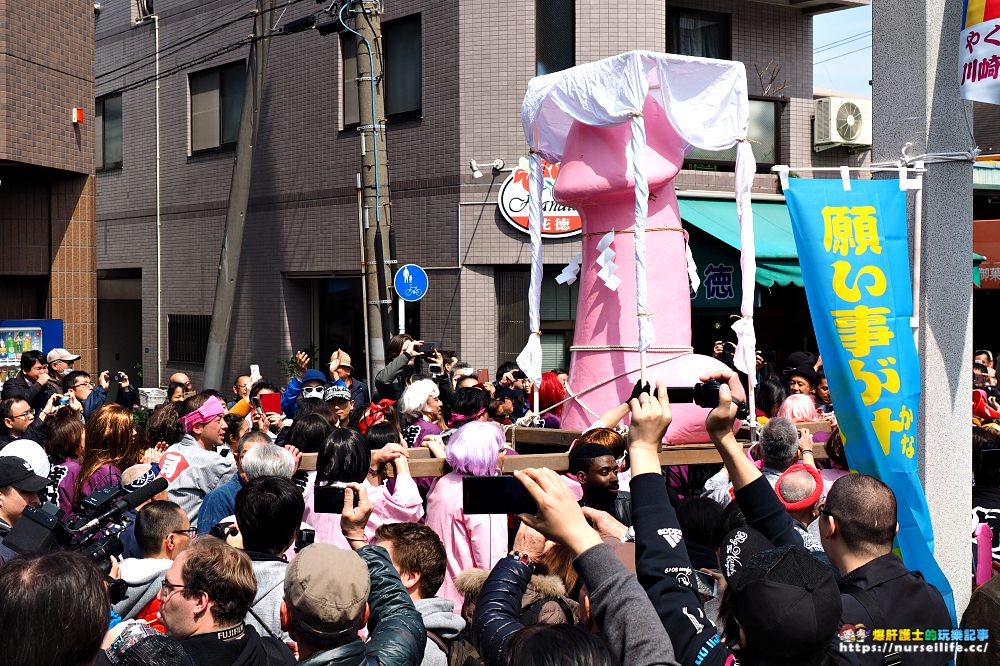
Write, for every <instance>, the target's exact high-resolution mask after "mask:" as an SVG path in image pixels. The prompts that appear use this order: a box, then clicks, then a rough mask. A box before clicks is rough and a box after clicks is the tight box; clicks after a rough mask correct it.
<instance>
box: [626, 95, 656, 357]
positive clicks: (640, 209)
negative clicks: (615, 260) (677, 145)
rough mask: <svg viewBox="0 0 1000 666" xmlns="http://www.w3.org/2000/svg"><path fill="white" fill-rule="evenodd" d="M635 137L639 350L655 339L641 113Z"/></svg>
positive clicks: (630, 155) (631, 160)
mask: <svg viewBox="0 0 1000 666" xmlns="http://www.w3.org/2000/svg"><path fill="white" fill-rule="evenodd" d="M631 124H632V140H631V141H629V144H628V151H627V153H626V155H627V157H628V161H629V164H630V165H631V167H632V177H633V179H634V180H635V307H636V315H637V317H638V319H639V345H638V347H639V351H646V349H647V348H648V347H649V346H650V345H651V344H653V342H654V341H655V340H656V332H655V331H654V330H653V322H652V321H650V317H649V314H650V313H649V312H648V309H647V292H646V215H647V212H648V207H649V183H647V182H646V123H645V121H644V120H643V118H642V116H641V115H633V117H632V123H631Z"/></svg>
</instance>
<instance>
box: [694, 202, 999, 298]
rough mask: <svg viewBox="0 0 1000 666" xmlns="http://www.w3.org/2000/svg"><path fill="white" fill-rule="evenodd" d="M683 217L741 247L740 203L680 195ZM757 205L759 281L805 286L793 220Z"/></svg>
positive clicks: (779, 209)
mask: <svg viewBox="0 0 1000 666" xmlns="http://www.w3.org/2000/svg"><path fill="white" fill-rule="evenodd" d="M677 203H678V206H679V208H680V213H681V219H682V220H683V221H684V222H687V223H688V224H692V225H694V226H696V227H698V228H699V229H701V230H702V231H704V232H705V233H707V234H709V235H710V236H714V237H715V238H718V239H719V240H721V241H722V242H723V243H725V244H726V245H729V246H730V247H732V248H734V249H736V250H739V249H740V222H739V219H738V218H737V217H736V202H735V201H722V200H718V199H685V198H681V197H678V198H677ZM752 206H753V229H754V242H755V245H756V248H757V284H759V285H761V286H763V287H772V286H774V285H779V286H787V285H792V284H793V285H795V286H797V287H801V286H803V285H802V270H801V269H800V268H799V255H798V252H797V250H796V249H795V237H794V236H793V235H792V220H791V218H789V216H788V206H786V205H785V204H783V203H777V202H775V203H771V202H765V201H755V202H753V204H752ZM985 258H986V257H983V256H982V255H979V254H975V253H973V259H972V263H973V269H972V281H973V283H974V284H976V285H977V286H978V285H979V269H978V267H979V264H980V263H981V262H982V261H983V260H984V259H985Z"/></svg>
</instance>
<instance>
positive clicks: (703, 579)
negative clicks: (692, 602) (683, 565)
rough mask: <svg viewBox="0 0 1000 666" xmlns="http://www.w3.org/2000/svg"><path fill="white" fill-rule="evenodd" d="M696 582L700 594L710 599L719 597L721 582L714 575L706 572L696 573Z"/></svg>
mask: <svg viewBox="0 0 1000 666" xmlns="http://www.w3.org/2000/svg"><path fill="white" fill-rule="evenodd" d="M694 580H695V585H696V586H697V588H698V594H700V595H702V596H704V597H708V598H715V597H717V596H719V580H718V579H717V578H716V577H715V576H713V575H712V574H710V573H706V572H704V571H695V572H694Z"/></svg>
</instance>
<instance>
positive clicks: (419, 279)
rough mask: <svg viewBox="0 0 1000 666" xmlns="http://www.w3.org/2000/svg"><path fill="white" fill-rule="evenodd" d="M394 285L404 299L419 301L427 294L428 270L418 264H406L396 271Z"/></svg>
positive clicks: (398, 294)
mask: <svg viewBox="0 0 1000 666" xmlns="http://www.w3.org/2000/svg"><path fill="white" fill-rule="evenodd" d="M392 286H393V287H394V288H395V289H396V295H397V296H399V297H400V298H402V299H403V300H404V301H407V302H410V303H412V302H414V301H419V300H420V299H421V298H423V297H424V296H426V295H427V287H428V280H427V272H426V271H424V269H422V268H421V267H420V266H417V265H416V264H406V265H405V266H401V267H400V268H399V270H397V271H396V277H395V278H393V280H392Z"/></svg>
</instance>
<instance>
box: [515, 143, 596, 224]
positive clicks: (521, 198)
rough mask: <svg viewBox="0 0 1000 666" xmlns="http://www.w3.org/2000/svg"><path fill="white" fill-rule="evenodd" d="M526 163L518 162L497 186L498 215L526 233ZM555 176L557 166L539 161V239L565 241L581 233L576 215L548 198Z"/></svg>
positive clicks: (550, 197) (528, 177) (527, 175)
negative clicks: (540, 186) (540, 166)
mask: <svg viewBox="0 0 1000 666" xmlns="http://www.w3.org/2000/svg"><path fill="white" fill-rule="evenodd" d="M528 171H529V169H528V160H527V159H526V158H524V157H522V158H521V159H520V160H518V163H517V166H516V167H515V168H514V171H513V172H512V173H511V174H510V176H508V177H507V180H505V181H504V182H503V185H501V186H500V197H499V200H498V203H499V205H500V213H501V214H502V215H503V217H504V219H505V220H507V221H508V222H510V223H511V224H512V225H514V227H516V228H517V229H518V230H520V231H523V232H524V233H528V187H529V179H530V176H529V173H528ZM558 174H559V165H558V164H549V163H548V162H546V161H545V160H542V176H543V178H544V184H543V185H542V214H543V215H544V217H543V219H542V238H565V237H566V236H576V235H577V234H579V233H580V232H581V231H583V221H582V220H581V219H580V213H578V212H577V211H576V210H575V209H573V208H569V207H568V206H561V205H559V204H558V203H556V202H555V200H554V199H553V198H552V188H553V187H555V184H556V176H557V175H558Z"/></svg>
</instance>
